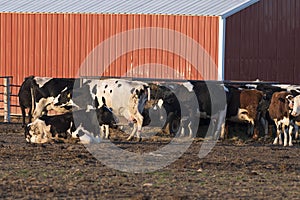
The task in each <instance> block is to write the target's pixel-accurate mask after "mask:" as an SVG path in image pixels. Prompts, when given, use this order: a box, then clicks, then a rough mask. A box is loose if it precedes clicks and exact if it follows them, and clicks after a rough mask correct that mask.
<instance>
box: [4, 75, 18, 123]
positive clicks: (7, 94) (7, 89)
mask: <svg viewBox="0 0 300 200" xmlns="http://www.w3.org/2000/svg"><path fill="white" fill-rule="evenodd" d="M12 82H13V77H12V76H0V112H1V113H3V119H4V122H11V116H12V112H11V109H12V107H19V105H18V104H17V103H16V102H17V97H18V94H17V93H16V92H15V93H14V92H13V91H18V88H19V87H20V86H19V85H14V84H12ZM13 89H14V90H13ZM12 98H14V101H12Z"/></svg>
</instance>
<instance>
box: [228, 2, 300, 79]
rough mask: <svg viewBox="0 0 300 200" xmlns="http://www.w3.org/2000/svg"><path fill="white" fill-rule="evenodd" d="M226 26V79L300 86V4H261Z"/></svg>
mask: <svg viewBox="0 0 300 200" xmlns="http://www.w3.org/2000/svg"><path fill="white" fill-rule="evenodd" d="M226 26H227V30H226V47H225V48H226V54H225V79H228V80H242V81H253V80H255V79H257V78H258V79H260V80H263V81H275V82H282V83H293V84H300V78H299V73H300V67H299V66H300V1H299V0H284V1H282V0H261V1H260V2H258V3H257V4H254V5H252V6H250V7H248V8H246V9H244V10H242V11H241V12H238V13H236V14H235V15H232V16H230V17H228V18H227V21H226Z"/></svg>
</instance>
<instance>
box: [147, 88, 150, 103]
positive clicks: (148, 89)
mask: <svg viewBox="0 0 300 200" xmlns="http://www.w3.org/2000/svg"><path fill="white" fill-rule="evenodd" d="M147 90H148V101H150V87H148V88H147Z"/></svg>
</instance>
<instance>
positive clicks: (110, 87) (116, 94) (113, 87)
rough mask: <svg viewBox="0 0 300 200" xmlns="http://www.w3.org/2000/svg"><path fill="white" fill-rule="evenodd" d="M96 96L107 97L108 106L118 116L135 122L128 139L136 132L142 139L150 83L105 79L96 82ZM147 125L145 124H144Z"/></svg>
mask: <svg viewBox="0 0 300 200" xmlns="http://www.w3.org/2000/svg"><path fill="white" fill-rule="evenodd" d="M95 84H96V85H97V91H96V96H97V97H98V98H99V99H101V98H102V97H104V98H105V99H106V103H107V106H108V107H110V108H111V109H112V111H113V113H114V114H115V115H116V116H117V117H118V118H120V117H121V118H122V117H123V118H125V119H126V120H127V121H128V122H129V123H133V130H132V132H131V134H130V135H129V137H128V138H127V140H132V139H133V137H134V135H135V134H136V136H137V139H138V140H139V141H141V136H140V133H141V130H142V126H143V121H144V117H143V115H142V113H143V110H144V108H145V106H146V104H147V102H148V101H150V88H149V85H148V84H147V83H145V82H142V81H130V80H125V79H114V78H112V79H104V80H98V81H97V82H96V83H95ZM144 125H145V124H144Z"/></svg>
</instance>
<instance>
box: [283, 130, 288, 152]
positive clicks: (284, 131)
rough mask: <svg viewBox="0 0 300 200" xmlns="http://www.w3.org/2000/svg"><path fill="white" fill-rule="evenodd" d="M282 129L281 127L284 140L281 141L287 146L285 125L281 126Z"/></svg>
mask: <svg viewBox="0 0 300 200" xmlns="http://www.w3.org/2000/svg"><path fill="white" fill-rule="evenodd" d="M282 129H283V135H284V142H283V146H285V147H286V146H287V143H288V133H287V131H286V127H285V126H282Z"/></svg>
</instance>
